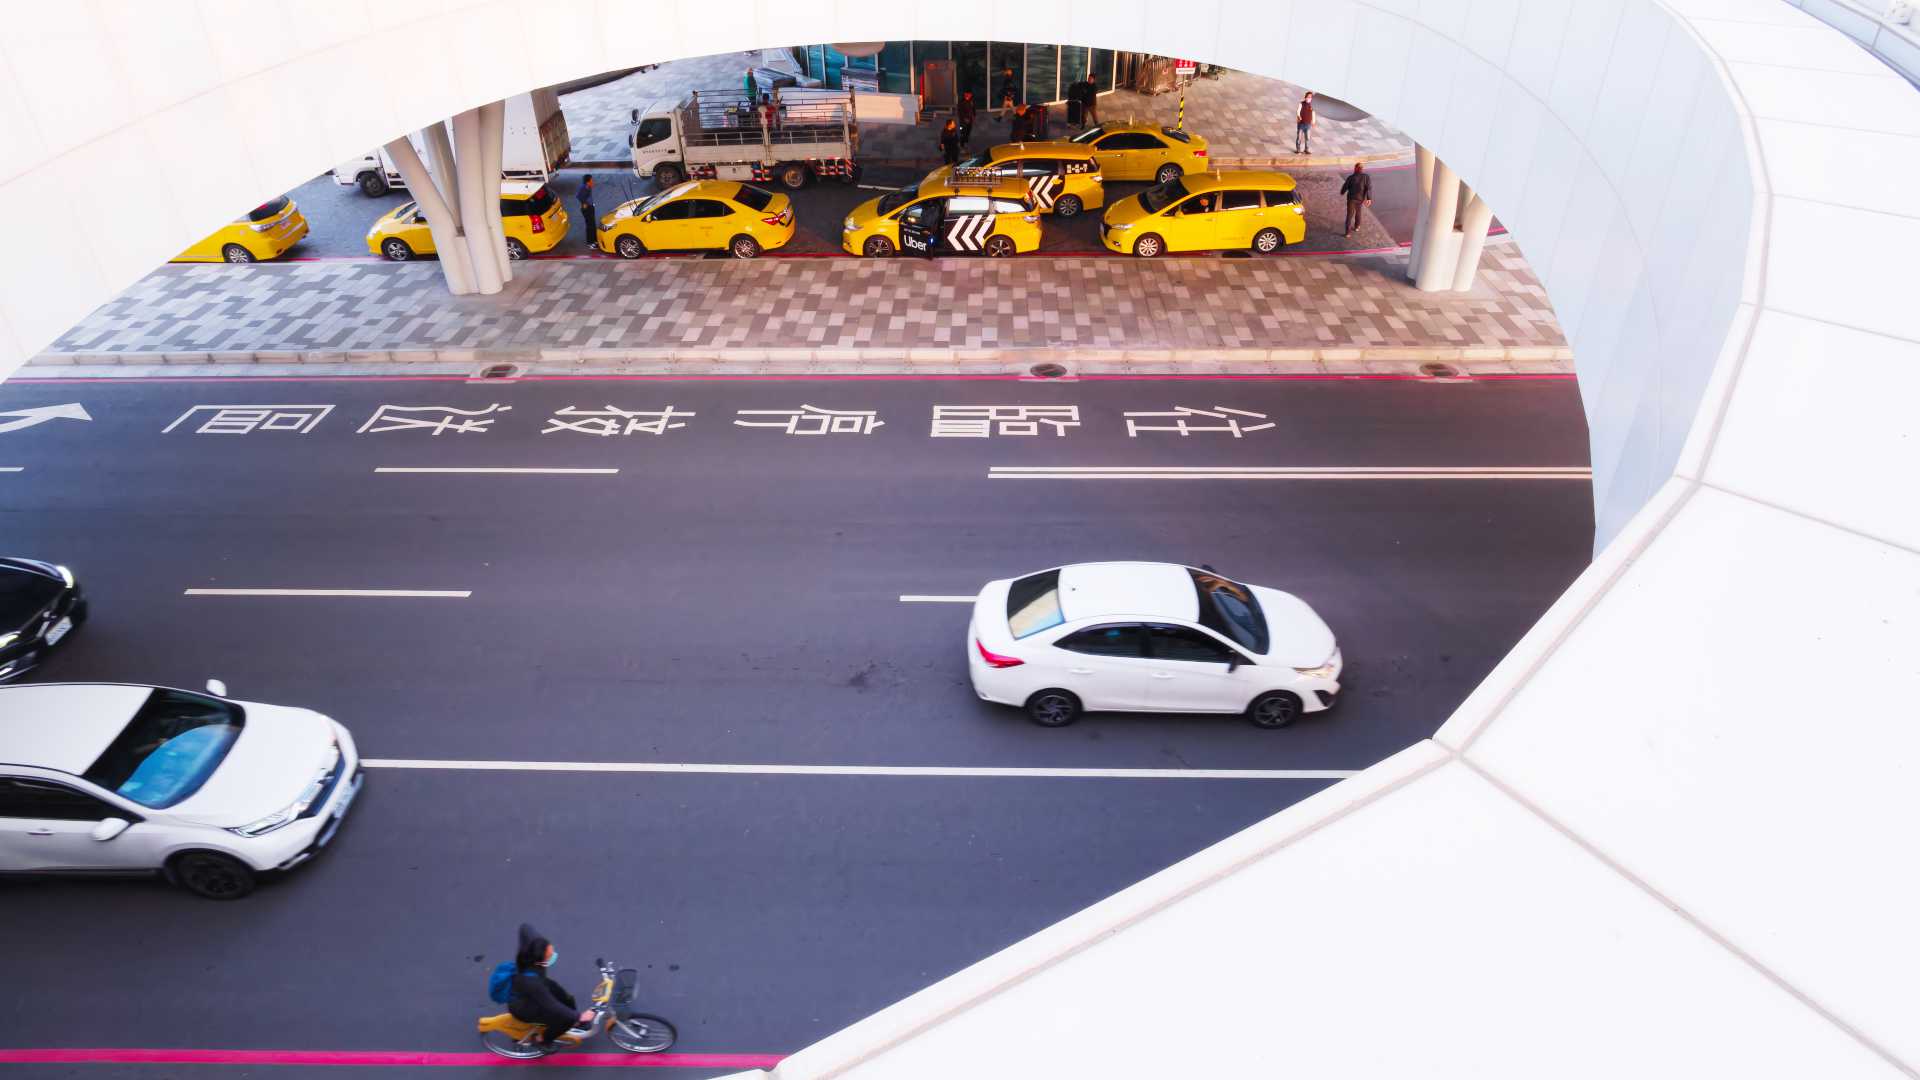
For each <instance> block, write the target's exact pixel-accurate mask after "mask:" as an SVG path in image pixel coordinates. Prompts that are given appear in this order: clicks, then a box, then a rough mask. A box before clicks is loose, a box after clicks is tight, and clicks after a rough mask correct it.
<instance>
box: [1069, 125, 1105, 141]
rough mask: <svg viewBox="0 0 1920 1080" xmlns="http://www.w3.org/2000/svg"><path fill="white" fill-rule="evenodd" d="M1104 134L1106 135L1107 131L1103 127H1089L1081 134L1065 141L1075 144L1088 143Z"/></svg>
mask: <svg viewBox="0 0 1920 1080" xmlns="http://www.w3.org/2000/svg"><path fill="white" fill-rule="evenodd" d="M1106 133H1107V129H1106V128H1104V127H1090V128H1088V129H1087V130H1085V131H1083V132H1081V133H1080V134H1078V135H1075V136H1074V137H1073V138H1071V139H1068V140H1067V141H1068V142H1077V143H1090V142H1092V141H1093V140H1095V139H1097V138H1099V137H1100V136H1102V135H1105V134H1106Z"/></svg>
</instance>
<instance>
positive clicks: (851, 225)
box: [840, 220, 860, 232]
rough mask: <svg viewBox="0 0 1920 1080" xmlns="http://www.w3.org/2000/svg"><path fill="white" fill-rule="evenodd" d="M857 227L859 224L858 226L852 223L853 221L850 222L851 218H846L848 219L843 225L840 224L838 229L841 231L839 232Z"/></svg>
mask: <svg viewBox="0 0 1920 1080" xmlns="http://www.w3.org/2000/svg"><path fill="white" fill-rule="evenodd" d="M859 227H860V226H858V225H855V224H854V223H853V222H852V221H851V220H848V221H847V222H846V224H844V225H842V226H841V227H840V231H841V232H852V231H853V230H855V229H857V228H859Z"/></svg>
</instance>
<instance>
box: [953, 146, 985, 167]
mask: <svg viewBox="0 0 1920 1080" xmlns="http://www.w3.org/2000/svg"><path fill="white" fill-rule="evenodd" d="M991 164H993V155H992V154H991V153H989V152H988V151H985V150H982V151H980V152H979V153H977V154H975V155H973V156H972V157H970V158H968V159H966V160H965V161H962V162H961V163H960V164H958V165H955V166H954V168H956V169H984V168H986V167H987V166H989V165H991Z"/></svg>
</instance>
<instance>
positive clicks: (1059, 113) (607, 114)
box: [560, 49, 1413, 168]
mask: <svg viewBox="0 0 1920 1080" xmlns="http://www.w3.org/2000/svg"><path fill="white" fill-rule="evenodd" d="M749 62H753V63H758V64H761V65H764V66H768V67H779V68H783V69H788V70H791V69H793V68H794V64H793V62H792V58H791V57H790V56H787V55H785V54H784V53H783V52H782V51H781V50H778V49H769V50H767V51H766V52H765V54H764V55H761V54H755V53H745V52H733V53H721V54H719V55H716V56H703V57H699V58H698V59H693V60H676V61H673V62H672V63H667V64H662V65H660V67H658V68H657V69H654V70H651V71H645V72H636V73H634V74H632V75H628V76H625V77H624V78H620V79H615V80H614V81H612V82H608V83H602V84H601V85H599V86H595V87H591V88H589V89H586V90H581V91H577V92H575V93H572V94H567V95H564V96H563V97H561V99H560V107H561V109H562V110H563V111H564V112H565V113H566V116H567V130H568V131H569V132H571V133H572V136H573V156H574V159H575V160H576V161H622V162H624V161H627V160H629V152H628V150H627V131H628V129H629V128H630V127H631V126H632V120H631V118H630V115H629V114H630V112H631V110H633V109H635V108H640V107H644V106H646V105H649V104H651V103H653V102H655V101H658V100H660V99H661V98H675V99H677V98H679V97H681V96H682V95H684V94H686V93H687V92H688V91H690V90H696V89H711V88H715V87H732V86H735V85H737V84H738V83H739V82H740V79H741V76H742V75H744V74H745V72H746V65H747V64H748V63H749ZM1300 94H1301V88H1300V87H1298V86H1295V85H1294V84H1293V83H1290V82H1283V81H1281V80H1279V79H1268V78H1263V77H1261V76H1259V75H1249V74H1247V73H1245V72H1241V71H1223V72H1222V73H1221V74H1220V76H1219V77H1218V78H1211V79H1199V80H1196V81H1195V82H1194V83H1193V84H1192V85H1191V86H1190V87H1189V88H1188V90H1187V126H1188V127H1189V128H1191V129H1192V130H1194V131H1197V132H1199V133H1201V134H1203V135H1205V136H1206V137H1207V140H1208V142H1210V143H1211V144H1212V146H1213V154H1214V155H1215V156H1217V157H1222V158H1227V159H1229V160H1249V159H1250V160H1252V161H1257V162H1268V161H1272V162H1275V163H1277V164H1280V165H1282V166H1283V167H1284V165H1285V164H1289V163H1294V164H1299V163H1305V162H1306V161H1307V158H1306V157H1303V156H1301V155H1296V154H1294V153H1293V115H1294V109H1295V107H1296V106H1297V105H1298V104H1299V101H1300ZM1179 100H1180V95H1178V94H1174V93H1168V94H1160V95H1158V96H1148V95H1145V94H1139V93H1135V92H1134V91H1131V90H1117V91H1115V92H1113V93H1111V94H1107V95H1105V96H1103V97H1101V99H1100V117H1101V119H1103V120H1108V121H1114V120H1127V119H1139V120H1154V121H1157V122H1161V123H1166V124H1172V123H1173V122H1174V113H1175V110H1176V109H1177V108H1178V104H1179ZM1010 122H1011V118H1010V117H1009V118H1005V119H1001V118H996V117H994V116H993V115H992V114H991V113H988V114H985V115H983V116H982V117H981V120H980V124H979V126H978V127H977V128H976V130H975V138H974V143H975V144H976V145H978V146H989V145H992V144H993V143H996V142H1004V141H1006V138H1007V132H1008V127H1009V124H1010ZM1313 131H1314V135H1313V154H1312V157H1313V158H1315V159H1327V158H1345V157H1355V156H1363V157H1369V158H1378V157H1383V156H1389V155H1403V154H1411V153H1413V142H1412V140H1410V139H1408V138H1407V137H1406V136H1405V135H1402V134H1401V133H1400V132H1398V131H1396V130H1394V129H1393V128H1390V127H1388V126H1387V125H1386V124H1383V123H1381V122H1380V121H1378V120H1375V119H1373V118H1372V117H1364V118H1362V119H1359V120H1350V121H1349V120H1335V119H1333V118H1332V117H1331V116H1328V115H1327V114H1326V111H1323V112H1322V113H1321V115H1320V117H1319V120H1318V122H1317V123H1315V124H1314V128H1313ZM1048 134H1049V135H1051V136H1053V137H1056V138H1064V137H1066V136H1067V135H1070V134H1072V129H1070V128H1068V127H1067V124H1066V108H1065V106H1058V107H1055V108H1053V109H1051V110H1049V121H1048ZM983 137H984V139H985V142H982V141H981V139H982V138H983ZM861 151H862V155H863V157H865V158H866V159H868V160H870V161H894V162H903V163H904V162H912V163H915V164H924V165H926V166H927V167H929V168H931V167H933V166H934V165H937V164H939V162H940V140H939V129H938V128H937V127H936V126H934V125H933V124H920V125H916V126H908V125H897V124H889V125H881V124H869V125H867V126H866V127H865V128H863V129H862V131H861Z"/></svg>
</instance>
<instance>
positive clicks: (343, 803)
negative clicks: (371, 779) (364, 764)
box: [314, 771, 367, 848]
mask: <svg viewBox="0 0 1920 1080" xmlns="http://www.w3.org/2000/svg"><path fill="white" fill-rule="evenodd" d="M366 780H367V774H366V773H365V772H364V771H362V772H359V773H356V774H354V777H353V784H352V786H350V787H348V788H347V793H346V795H345V796H344V797H343V798H341V800H340V805H339V806H336V807H334V808H333V820H331V821H329V822H327V827H326V829H325V830H324V831H323V832H321V834H320V842H319V843H317V844H315V845H314V846H315V847H317V848H323V847H326V846H327V845H328V844H330V843H332V842H333V834H334V833H337V832H339V831H340V822H341V821H343V820H345V818H346V816H347V807H349V806H352V805H353V800H355V799H357V798H359V797H360V786H361V785H362V784H364V783H366Z"/></svg>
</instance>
